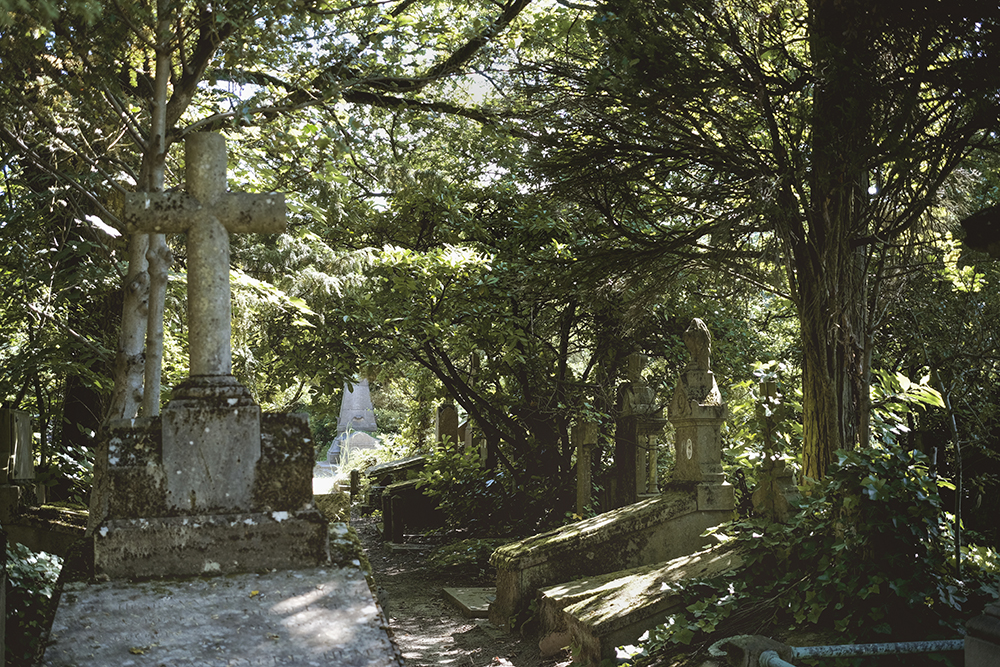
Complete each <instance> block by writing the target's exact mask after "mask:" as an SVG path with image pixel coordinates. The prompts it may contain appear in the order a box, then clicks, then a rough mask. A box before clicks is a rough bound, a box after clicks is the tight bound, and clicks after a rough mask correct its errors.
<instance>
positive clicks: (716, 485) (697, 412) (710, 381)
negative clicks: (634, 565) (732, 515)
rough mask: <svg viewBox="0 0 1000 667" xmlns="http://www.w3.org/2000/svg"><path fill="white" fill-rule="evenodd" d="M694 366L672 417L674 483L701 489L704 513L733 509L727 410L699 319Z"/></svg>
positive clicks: (683, 379)
mask: <svg viewBox="0 0 1000 667" xmlns="http://www.w3.org/2000/svg"><path fill="white" fill-rule="evenodd" d="M684 344H685V345H686V346H687V348H688V352H689V353H690V354H691V361H690V362H689V363H688V364H687V366H686V367H685V368H684V370H683V371H682V372H681V374H680V377H679V378H678V381H677V386H676V388H675V389H674V396H673V400H672V401H671V403H670V406H669V408H668V411H667V415H668V418H669V419H670V422H671V423H672V424H673V425H674V428H675V435H674V449H675V467H674V473H673V478H672V479H673V481H675V482H696V483H697V484H698V487H697V488H698V507H699V509H708V508H717V509H723V508H727V509H732V508H733V507H735V495H734V492H733V487H732V486H731V485H729V484H727V483H726V482H725V475H724V474H723V472H722V433H721V428H722V423H723V422H724V421H725V419H726V404H725V403H724V402H723V401H722V394H721V392H720V391H719V386H718V385H717V384H716V382H715V375H714V374H713V373H712V370H711V355H712V335H711V334H710V333H709V331H708V327H706V326H705V323H704V322H702V321H701V320H699V319H697V318H696V319H694V320H692V321H691V325H690V326H689V327H688V328H687V330H686V331H685V332H684Z"/></svg>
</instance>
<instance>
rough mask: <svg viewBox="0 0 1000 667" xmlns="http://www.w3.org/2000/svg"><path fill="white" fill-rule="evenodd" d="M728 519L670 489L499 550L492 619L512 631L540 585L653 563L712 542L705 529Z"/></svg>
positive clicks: (689, 494)
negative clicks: (495, 595) (654, 496)
mask: <svg viewBox="0 0 1000 667" xmlns="http://www.w3.org/2000/svg"><path fill="white" fill-rule="evenodd" d="M730 518H732V509H731V508H730V509H728V510H709V511H699V510H698V505H697V496H696V494H695V493H694V490H693V489H691V488H686V487H685V488H677V487H676V486H675V487H673V488H668V489H667V491H666V492H665V493H664V494H663V495H661V496H659V497H656V498H650V499H648V500H644V501H641V502H638V503H635V504H633V505H628V506H626V507H622V508H619V509H617V510H613V511H611V512H605V513H604V514H600V515H598V516H596V517H593V518H591V519H585V520H583V521H578V522H576V523H573V524H570V525H568V526H564V527H562V528H560V529H558V530H554V531H550V532H547V533H542V534H539V535H535V536H532V537H529V538H528V539H526V540H522V541H520V542H515V543H513V544H508V545H505V546H503V547H500V548H499V549H497V550H496V551H495V552H493V555H492V556H491V557H490V563H491V564H492V565H493V566H494V567H496V568H497V599H496V601H495V602H494V603H493V604H492V605H491V606H490V620H491V621H492V622H493V623H495V624H496V625H500V626H503V627H510V621H511V618H512V617H514V616H515V615H517V614H520V613H523V612H524V611H525V610H526V609H527V607H528V605H529V603H530V602H531V600H532V599H534V597H535V594H536V593H537V591H538V590H539V589H541V588H544V587H547V586H552V585H555V584H559V583H563V582H567V581H572V580H574V579H579V578H581V577H587V576H593V575H600V574H607V573H610V572H617V571H619V570H625V569H628V568H633V567H638V566H640V565H649V564H652V563H658V562H662V561H666V560H670V559H672V558H676V557H678V556H683V555H687V554H690V553H692V552H695V551H698V550H699V549H702V548H704V547H706V546H708V545H709V544H710V542H709V540H708V538H703V537H702V536H701V535H702V533H703V532H705V530H706V529H708V528H711V527H712V526H716V525H718V524H720V523H722V522H723V521H726V520H728V519H730Z"/></svg>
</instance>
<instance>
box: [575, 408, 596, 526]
mask: <svg viewBox="0 0 1000 667" xmlns="http://www.w3.org/2000/svg"><path fill="white" fill-rule="evenodd" d="M597 434H598V429H597V424H595V423H594V422H582V423H579V424H576V425H575V426H573V436H572V437H573V443H574V444H576V513H577V514H578V515H580V516H583V515H584V513H585V512H586V511H587V509H588V508H589V507H590V501H591V493H592V491H593V489H592V482H591V479H592V478H591V459H592V457H593V452H594V448H595V447H597Z"/></svg>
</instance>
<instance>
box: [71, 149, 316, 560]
mask: <svg viewBox="0 0 1000 667" xmlns="http://www.w3.org/2000/svg"><path fill="white" fill-rule="evenodd" d="M185 149H186V153H185V158H186V165H187V171H186V177H187V193H138V194H135V195H132V196H130V197H129V199H128V200H127V202H126V210H125V221H126V224H127V225H128V227H129V229H130V231H132V232H133V233H134V232H157V233H186V234H187V252H188V281H187V283H188V326H189V331H188V345H189V349H190V357H191V368H190V377H189V378H188V379H187V380H186V381H184V382H183V383H181V384H180V385H179V386H178V387H176V388H175V389H174V391H173V398H172V400H171V401H170V402H169V403H168V404H167V405H166V407H165V408H164V409H163V414H162V417H153V418H146V419H135V420H127V421H123V422H116V423H112V424H110V425H109V428H108V436H107V440H106V442H104V443H103V445H102V447H101V449H100V450H99V452H98V460H97V465H96V467H95V488H94V493H93V498H92V501H91V516H90V525H89V526H88V534H89V535H91V536H92V537H93V540H94V566H95V570H96V572H97V574H99V575H101V574H103V575H107V576H109V577H112V578H125V577H128V578H134V577H151V576H165V575H189V574H200V573H203V572H247V571H255V570H261V569H273V568H285V567H303V566H309V565H318V564H319V563H321V562H324V561H325V560H326V558H327V549H328V547H327V534H326V521H325V519H324V518H323V517H322V515H321V514H320V513H319V512H318V511H317V510H316V509H315V507H314V506H313V503H312V467H313V465H312V458H313V456H312V454H313V448H312V445H311V438H310V432H309V428H308V422H307V418H306V417H305V416H304V415H263V416H262V415H261V411H260V407H259V406H258V405H257V404H256V402H255V401H254V400H253V398H252V397H251V396H250V393H249V391H247V389H246V388H245V387H244V386H243V385H241V384H240V383H239V382H238V381H237V380H236V378H234V377H233V375H232V357H231V348H230V334H231V325H230V319H231V302H230V288H229V234H231V233H247V232H257V233H271V234H273V233H279V232H281V231H283V229H284V219H285V206H284V196H283V195H280V194H264V195H251V194H242V193H229V192H227V191H226V147H225V141H224V139H223V138H222V136H220V135H216V134H194V135H191V136H189V137H188V138H187V140H186V146H185Z"/></svg>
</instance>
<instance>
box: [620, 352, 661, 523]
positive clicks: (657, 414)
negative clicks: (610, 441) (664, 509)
mask: <svg viewBox="0 0 1000 667" xmlns="http://www.w3.org/2000/svg"><path fill="white" fill-rule="evenodd" d="M648 361H649V358H648V357H647V356H646V355H644V354H640V353H638V352H636V353H633V354H630V355H629V356H628V384H626V385H625V386H624V387H623V390H622V404H621V414H620V419H619V424H618V429H619V431H620V432H619V433H616V436H615V461H616V463H617V464H618V465H619V466H631V467H632V468H634V470H635V472H634V474H633V476H634V482H633V481H631V480H629V479H626V476H623V477H622V478H621V479H620V480H619V484H620V488H621V489H622V490H623V491H626V492H627V493H628V492H630V491H631V489H633V488H634V493H631V494H628V497H623V498H622V499H621V503H620V504H626V503H627V502H634V501H635V500H637V499H638V497H639V496H644V495H646V494H649V493H658V492H659V489H658V483H657V481H656V480H655V479H653V478H655V469H656V458H657V455H656V447H657V443H656V440H657V436H658V435H659V434H660V433H661V432H662V431H663V427H664V426H665V424H666V420H664V419H663V410H662V408H660V407H659V406H658V405H657V402H656V392H655V391H654V390H653V388H652V387H650V386H649V383H648V382H646V379H645V378H644V377H643V375H642V371H643V368H644V367H645V366H646V364H647V362H648ZM619 457H621V458H619ZM651 467H652V469H653V472H652V473H651V472H650V468H651ZM651 481H652V484H650V482H651Z"/></svg>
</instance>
